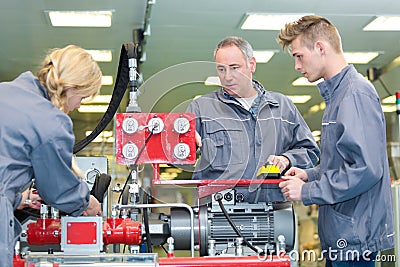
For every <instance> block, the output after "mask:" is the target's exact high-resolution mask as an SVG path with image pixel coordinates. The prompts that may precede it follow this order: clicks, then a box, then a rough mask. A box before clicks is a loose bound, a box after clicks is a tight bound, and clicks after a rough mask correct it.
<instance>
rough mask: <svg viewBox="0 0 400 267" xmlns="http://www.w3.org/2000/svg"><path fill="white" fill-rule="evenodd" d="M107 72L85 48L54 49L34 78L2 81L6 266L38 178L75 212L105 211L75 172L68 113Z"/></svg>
mask: <svg viewBox="0 0 400 267" xmlns="http://www.w3.org/2000/svg"><path fill="white" fill-rule="evenodd" d="M101 76H102V73H101V70H100V68H99V66H98V65H97V63H96V62H95V61H94V60H93V59H92V57H91V56H90V54H89V53H87V52H86V51H85V50H84V49H82V48H80V47H78V46H75V45H69V46H66V47H64V48H61V49H53V50H51V51H50V52H49V53H48V54H47V56H46V57H45V59H44V61H43V64H42V66H41V68H40V70H39V71H38V73H37V75H36V76H34V75H33V74H32V73H31V72H29V71H28V72H24V73H22V74H21V75H19V76H18V77H17V78H16V79H15V80H13V81H11V82H3V83H0V111H1V112H0V135H1V139H0V208H1V211H2V216H0V225H1V226H0V227H1V228H2V229H1V230H0V266H12V256H13V253H14V246H15V241H16V239H17V237H18V235H19V234H20V231H21V226H20V224H19V223H18V221H17V220H16V219H15V218H14V215H13V211H14V209H16V208H18V207H19V208H21V207H23V206H26V205H28V204H26V203H29V202H25V200H26V198H27V196H28V194H27V192H24V193H21V190H22V188H24V187H25V186H26V184H27V183H29V182H30V181H31V180H32V179H33V178H35V183H36V189H37V192H38V194H39V195H40V197H39V196H38V195H35V194H29V196H30V197H31V199H30V200H31V201H32V202H31V203H32V204H30V206H32V205H33V206H35V205H36V206H37V205H38V203H39V202H38V201H40V199H43V200H44V201H45V202H46V203H48V204H49V205H51V206H53V207H55V208H58V209H60V210H61V211H64V212H66V213H69V214H71V215H72V216H79V215H82V214H84V215H100V214H101V206H100V203H99V202H98V201H97V200H96V199H95V198H94V197H93V196H91V195H90V192H89V189H88V186H87V185H86V184H85V183H84V182H83V181H82V180H81V179H79V178H78V177H77V176H76V175H75V174H74V172H73V171H72V151H73V146H74V142H75V137H74V134H73V131H72V121H71V119H70V117H69V116H68V115H67V113H69V112H70V111H72V110H74V109H75V108H78V107H79V106H80V104H81V101H82V99H84V98H86V97H94V96H95V95H97V94H98V92H99V90H100V87H101Z"/></svg>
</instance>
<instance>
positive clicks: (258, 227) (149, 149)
mask: <svg viewBox="0 0 400 267" xmlns="http://www.w3.org/2000/svg"><path fill="white" fill-rule="evenodd" d="M135 49H136V46H135V45H131V44H129V45H124V46H123V47H122V50H121V59H120V66H119V70H118V79H117V82H116V87H119V88H120V89H121V90H119V91H118V92H117V93H116V90H114V93H113V98H112V100H111V101H113V100H114V99H117V100H119V101H120V100H121V99H122V95H123V93H124V90H125V89H126V88H127V85H128V81H129V87H130V89H131V90H130V96H131V101H130V103H129V106H128V108H127V112H126V113H119V114H116V117H115V118H116V124H115V125H116V126H115V136H116V144H115V149H116V151H115V160H116V163H117V164H121V165H126V166H128V167H129V176H128V177H127V179H126V182H125V184H124V185H123V186H122V187H120V188H119V189H120V190H114V188H112V189H109V190H108V191H111V190H114V191H120V195H119V198H118V201H116V203H115V202H114V201H113V200H112V199H107V200H105V201H104V202H103V215H104V217H71V216H67V215H62V216H60V214H59V212H58V210H56V209H54V208H53V207H49V206H47V205H45V204H43V205H42V207H41V210H40V218H38V219H35V220H31V221H29V222H28V223H27V226H26V230H25V231H24V232H23V233H22V235H21V240H23V241H24V242H21V243H18V244H17V247H16V254H15V257H14V267H17V266H29V267H37V266H89V265H90V266H199V267H200V266H217V265H218V266H231V265H232V264H234V265H235V266H247V267H249V266H269V267H273V266H282V267H285V266H290V265H291V261H290V257H289V256H288V252H289V251H291V250H292V249H293V247H294V241H295V220H294V211H293V207H292V205H291V203H290V202H255V203H247V202H245V201H244V198H243V195H242V194H241V193H240V190H238V189H240V188H243V187H252V188H253V189H257V188H260V187H262V186H263V185H265V184H276V183H279V182H280V181H281V180H280V173H279V169H277V168H274V167H275V166H267V167H265V168H262V169H261V170H260V173H259V175H258V176H257V178H255V179H254V180H218V179H217V180H212V177H210V179H211V180H196V181H195V180H176V181H174V180H172V181H170V180H162V179H160V164H170V165H186V164H191V165H193V164H194V163H195V161H196V145H195V117H194V114H190V113H141V112H140V108H139V107H138V105H137V103H136V98H137V88H136V86H137V83H136V67H137V66H136V61H135V55H134V56H132V53H131V52H132V50H135ZM133 54H135V53H133ZM127 55H128V56H127ZM136 56H137V55H136ZM128 73H129V75H128ZM117 102H118V101H117ZM118 105H119V102H118V103H117V104H113V105H111V104H110V109H113V110H114V112H115V110H116V107H117V106H118ZM111 113H112V112H111ZM112 117H113V114H111V115H110V114H107V115H105V116H104V117H103V119H102V120H101V122H100V123H99V125H98V127H96V129H95V130H94V131H93V132H92V134H91V135H89V136H88V138H87V140H82V141H81V142H78V143H77V145H76V146H75V148H74V153H76V152H77V151H79V150H80V149H81V148H82V147H84V146H85V144H86V143H87V142H90V141H91V140H93V139H94V138H95V135H96V133H99V132H101V131H102V130H103V129H104V127H105V125H107V124H108V122H109V120H110V118H112ZM90 162H91V163H90V164H88V167H87V168H88V170H87V171H86V174H87V175H88V177H86V178H85V181H86V182H87V183H88V185H89V187H90V188H92V187H96V184H95V182H96V181H97V182H100V179H99V177H100V175H99V174H100V173H101V172H104V170H103V171H96V170H95V169H96V168H94V167H96V165H98V164H99V162H98V161H94V163H93V162H92V161H90ZM100 162H101V161H100ZM140 164H141V165H143V164H151V166H152V170H153V179H152V187H153V188H160V187H171V186H179V187H186V186H188V187H195V188H196V189H197V195H198V200H197V204H196V205H194V206H193V205H192V206H189V205H188V204H185V203H156V202H155V201H154V198H153V196H152V193H151V190H148V188H144V187H142V186H141V185H140V182H139V180H140V177H139V175H138V166H139V165H140ZM100 165H101V163H100ZM109 195H110V194H106V195H105V198H107V197H108V196H109ZM156 208H167V209H168V210H169V212H167V213H162V212H158V213H157V212H154V211H153V210H154V209H156ZM20 244H24V245H26V246H28V247H30V246H35V247H41V248H42V249H41V250H40V251H37V250H36V251H35V250H29V249H28V250H26V249H24V248H22V247H20ZM53 245H56V247H55V248H54V246H53ZM165 246H166V247H165ZM122 247H123V249H122ZM153 247H161V248H163V249H164V250H165V254H166V257H160V256H159V254H158V253H153V250H152V249H153ZM126 248H128V250H127V251H126V250H125V249H126ZM121 250H122V252H121ZM20 251H23V253H20ZM177 251H188V252H189V253H190V256H182V257H178V256H177V255H176V252H177Z"/></svg>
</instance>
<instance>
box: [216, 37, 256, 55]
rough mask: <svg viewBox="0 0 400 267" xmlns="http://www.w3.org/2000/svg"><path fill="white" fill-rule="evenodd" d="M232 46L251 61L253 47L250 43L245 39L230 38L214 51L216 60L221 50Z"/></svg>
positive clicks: (224, 40)
mask: <svg viewBox="0 0 400 267" xmlns="http://www.w3.org/2000/svg"><path fill="white" fill-rule="evenodd" d="M232 45H235V46H237V47H238V48H239V49H240V50H241V51H242V53H243V55H244V56H245V57H246V58H247V59H251V58H252V57H253V48H252V47H251V45H250V43H249V42H247V41H246V40H245V39H243V38H241V37H237V36H229V37H226V38H225V39H223V40H222V41H221V42H219V43H218V45H217V47H216V48H215V50H214V59H215V55H216V54H217V52H218V50H219V49H220V48H223V47H227V46H232Z"/></svg>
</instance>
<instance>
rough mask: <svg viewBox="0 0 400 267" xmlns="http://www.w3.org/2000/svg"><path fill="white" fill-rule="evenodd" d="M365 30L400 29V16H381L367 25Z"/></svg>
mask: <svg viewBox="0 0 400 267" xmlns="http://www.w3.org/2000/svg"><path fill="white" fill-rule="evenodd" d="M363 31H400V17H399V16H379V17H377V18H375V19H374V20H373V21H371V22H370V23H369V24H368V25H367V26H365V27H364V28H363Z"/></svg>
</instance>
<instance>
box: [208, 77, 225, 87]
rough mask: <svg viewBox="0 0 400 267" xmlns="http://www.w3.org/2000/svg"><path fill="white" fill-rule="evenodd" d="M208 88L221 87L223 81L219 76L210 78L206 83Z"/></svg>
mask: <svg viewBox="0 0 400 267" xmlns="http://www.w3.org/2000/svg"><path fill="white" fill-rule="evenodd" d="M204 85H207V86H221V81H220V80H219V77H218V76H209V77H207V79H206V80H205V82H204Z"/></svg>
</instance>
